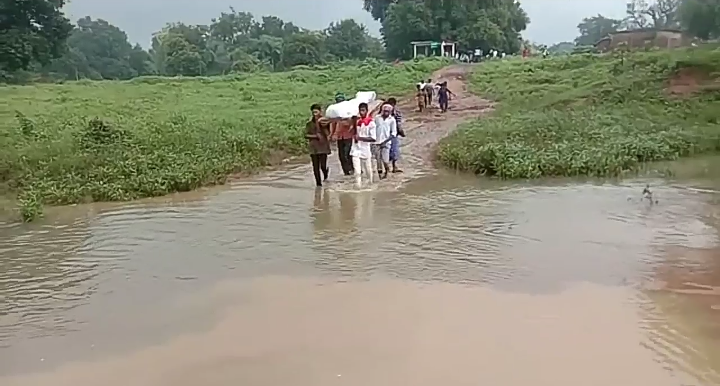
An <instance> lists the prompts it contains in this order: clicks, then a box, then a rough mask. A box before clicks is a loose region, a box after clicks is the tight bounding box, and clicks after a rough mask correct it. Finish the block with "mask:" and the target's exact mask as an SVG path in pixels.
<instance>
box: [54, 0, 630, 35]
mask: <svg viewBox="0 0 720 386" xmlns="http://www.w3.org/2000/svg"><path fill="white" fill-rule="evenodd" d="M520 2H521V4H522V7H523V8H524V9H525V11H526V12H527V13H528V15H529V16H530V25H529V26H528V29H527V31H525V33H524V36H525V38H527V39H530V40H531V41H534V42H537V43H544V44H552V43H557V42H560V41H567V40H572V39H574V38H575V36H577V29H576V26H577V24H578V23H579V22H580V20H581V19H582V18H583V17H588V16H593V15H596V14H598V13H601V14H603V15H605V16H608V17H618V18H621V17H622V16H623V13H624V11H625V3H626V2H627V0H521V1H520ZM230 6H232V7H234V8H235V10H237V11H246V12H250V13H252V14H253V15H255V17H258V18H259V17H260V16H264V15H275V16H278V17H280V18H281V19H283V20H287V21H292V22H293V23H295V24H296V25H298V26H300V27H305V28H311V29H321V28H325V27H327V25H328V24H329V23H330V22H332V21H336V20H340V19H345V18H352V19H355V20H357V21H359V22H361V23H363V24H365V25H367V26H368V28H369V30H370V32H371V33H373V34H375V35H378V34H379V33H378V28H379V26H378V23H377V22H375V21H374V20H373V19H372V18H371V17H370V15H369V14H368V13H367V12H365V11H363V9H362V0H123V1H117V0H70V1H69V4H68V5H67V6H66V13H67V14H68V17H70V19H71V20H73V21H75V20H77V19H79V18H80V17H83V16H91V17H93V18H101V19H105V20H107V21H109V22H110V23H112V24H115V25H117V26H118V27H120V28H121V29H123V30H124V31H125V32H127V33H128V36H129V38H130V41H131V42H133V43H134V42H138V43H140V44H142V45H143V46H148V45H149V43H150V38H151V35H152V33H153V32H155V31H158V30H160V29H161V28H162V27H163V26H164V25H165V24H166V23H168V22H176V21H182V22H185V23H188V24H207V23H209V22H210V19H211V18H213V17H216V16H218V15H219V14H220V12H223V11H227V10H228V9H229V7H230Z"/></svg>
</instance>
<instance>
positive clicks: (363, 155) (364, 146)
mask: <svg viewBox="0 0 720 386" xmlns="http://www.w3.org/2000/svg"><path fill="white" fill-rule="evenodd" d="M358 113H359V114H360V118H358V119H357V121H356V122H355V138H354V141H353V145H352V149H350V156H351V157H352V162H353V169H354V172H355V184H356V185H357V187H358V188H360V187H362V173H363V172H365V173H366V175H367V178H368V183H369V184H372V175H373V168H372V150H371V149H370V148H371V146H370V145H371V144H373V143H374V142H375V135H376V134H375V121H374V120H373V119H372V117H371V116H369V115H368V104H367V103H360V105H359V107H358Z"/></svg>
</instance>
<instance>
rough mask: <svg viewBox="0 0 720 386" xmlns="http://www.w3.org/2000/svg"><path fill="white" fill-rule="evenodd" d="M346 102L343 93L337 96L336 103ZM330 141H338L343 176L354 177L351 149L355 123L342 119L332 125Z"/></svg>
mask: <svg viewBox="0 0 720 386" xmlns="http://www.w3.org/2000/svg"><path fill="white" fill-rule="evenodd" d="M343 101H345V95H344V94H342V93H337V94H335V103H340V102H343ZM330 139H331V140H336V141H337V149H338V158H339V159H340V166H341V167H342V170H343V174H345V175H346V176H351V175H353V173H354V171H353V162H352V157H350V149H352V144H353V123H352V121H350V120H347V119H342V120H340V121H337V122H334V123H333V124H332V125H331V130H330Z"/></svg>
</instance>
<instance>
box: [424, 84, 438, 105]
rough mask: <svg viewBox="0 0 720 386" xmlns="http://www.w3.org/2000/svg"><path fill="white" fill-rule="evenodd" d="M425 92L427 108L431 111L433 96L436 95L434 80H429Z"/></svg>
mask: <svg viewBox="0 0 720 386" xmlns="http://www.w3.org/2000/svg"><path fill="white" fill-rule="evenodd" d="M423 91H425V107H427V108H428V109H429V108H431V107H432V102H433V94H434V93H435V85H434V84H433V81H432V79H428V80H427V83H425V87H424V89H423Z"/></svg>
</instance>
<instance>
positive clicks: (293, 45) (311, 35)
mask: <svg viewBox="0 0 720 386" xmlns="http://www.w3.org/2000/svg"><path fill="white" fill-rule="evenodd" d="M327 57H328V52H327V49H326V46H325V36H324V35H323V34H322V33H320V32H317V31H310V32H300V33H296V34H292V35H290V36H288V37H287V38H285V39H284V41H283V50H282V64H283V66H284V67H285V68H290V67H293V66H298V65H318V64H323V63H325V61H326V59H327Z"/></svg>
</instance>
